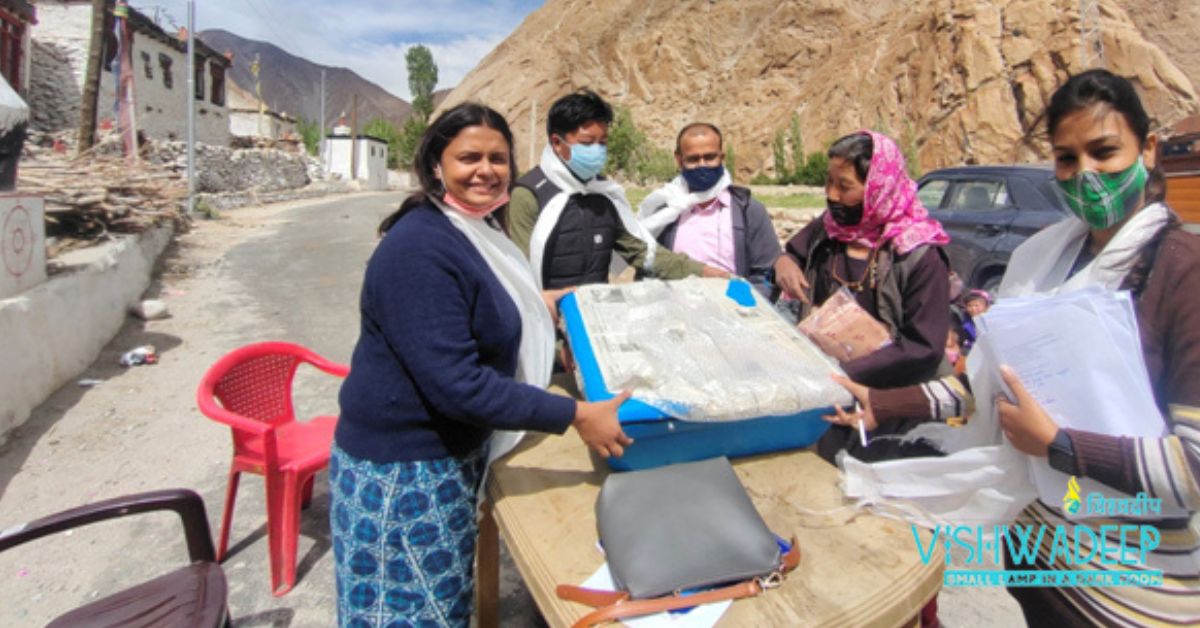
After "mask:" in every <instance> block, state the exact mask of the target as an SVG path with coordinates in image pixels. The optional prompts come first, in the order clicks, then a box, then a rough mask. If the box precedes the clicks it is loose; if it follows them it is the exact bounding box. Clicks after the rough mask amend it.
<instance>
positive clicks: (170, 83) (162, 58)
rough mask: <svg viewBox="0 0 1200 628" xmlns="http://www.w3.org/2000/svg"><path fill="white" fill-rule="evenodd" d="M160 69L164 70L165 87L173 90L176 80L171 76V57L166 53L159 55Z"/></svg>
mask: <svg viewBox="0 0 1200 628" xmlns="http://www.w3.org/2000/svg"><path fill="white" fill-rule="evenodd" d="M158 67H159V68H160V69H162V77H163V87H165V88H167V89H172V88H174V87H175V78H174V77H173V76H171V57H170V55H167V54H165V53H162V52H160V53H158Z"/></svg>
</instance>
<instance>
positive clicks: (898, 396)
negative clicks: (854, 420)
mask: <svg viewBox="0 0 1200 628" xmlns="http://www.w3.org/2000/svg"><path fill="white" fill-rule="evenodd" d="M870 395H871V397H870V401H871V410H872V411H873V412H874V413H875V418H876V420H878V421H880V422H887V421H892V420H896V419H922V420H925V421H937V422H940V423H945V422H948V421H951V420H955V419H957V420H961V421H965V420H966V417H969V416H971V414H972V413H974V412H975V397H974V396H972V395H971V388H970V385H969V383H968V382H967V377H966V375H948V376H946V377H943V378H941V379H935V380H933V381H930V382H925V383H924V384H917V385H915V386H904V387H902V388H888V389H878V388H872V389H871V392H870Z"/></svg>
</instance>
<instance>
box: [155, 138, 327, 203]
mask: <svg viewBox="0 0 1200 628" xmlns="http://www.w3.org/2000/svg"><path fill="white" fill-rule="evenodd" d="M148 159H149V161H151V162H152V163H156V164H162V165H165V166H167V167H168V168H170V169H172V170H175V171H178V172H183V171H185V170H186V169H187V145H186V144H184V143H183V142H156V143H154V145H153V147H152V149H151V152H150V155H149V157H148ZM308 170H309V159H308V158H307V157H305V156H304V155H297V154H293V153H288V152H284V151H281V150H272V149H262V148H250V149H240V150H235V149H232V148H225V147H223V146H211V145H207V144H197V145H196V191H197V192H202V193H223V192H242V191H246V190H257V191H260V192H273V191H278V190H291V189H295V188H300V187H304V186H306V185H308V183H309V174H308Z"/></svg>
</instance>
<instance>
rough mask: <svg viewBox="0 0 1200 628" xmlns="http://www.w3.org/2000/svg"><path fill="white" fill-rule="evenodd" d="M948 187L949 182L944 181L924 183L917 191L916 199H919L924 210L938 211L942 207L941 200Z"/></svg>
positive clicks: (934, 180)
mask: <svg viewBox="0 0 1200 628" xmlns="http://www.w3.org/2000/svg"><path fill="white" fill-rule="evenodd" d="M949 187H950V182H949V181H947V180H945V179H932V180H929V181H926V182H925V184H924V185H922V186H921V189H920V190H918V191H917V198H919V199H921V204H922V205H924V206H925V209H938V208H940V207H941V206H942V199H943V198H945V196H946V189H947V188H949Z"/></svg>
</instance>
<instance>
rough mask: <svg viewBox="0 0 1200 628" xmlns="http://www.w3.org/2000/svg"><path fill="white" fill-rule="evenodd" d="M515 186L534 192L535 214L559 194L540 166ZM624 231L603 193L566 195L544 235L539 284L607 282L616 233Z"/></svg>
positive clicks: (546, 285) (549, 285)
mask: <svg viewBox="0 0 1200 628" xmlns="http://www.w3.org/2000/svg"><path fill="white" fill-rule="evenodd" d="M517 185H518V186H520V187H523V188H526V189H528V190H529V191H530V192H533V196H534V198H536V199H537V203H538V213H539V215H540V214H541V211H542V210H543V209H545V207H546V205H547V204H548V203H549V202H550V200H551V199H553V198H554V197H555V196H556V195H558V193H559V189H558V186H556V185H554V183H552V182H551V181H550V180H549V179H548V178H546V174H545V173H544V172H542V169H541V167H537V168H534V169H533V170H530V171H529V172H527V173H525V175H524V176H522V177H521V178H520V179H517ZM623 230H624V226H623V225H622V224H621V218H620V216H618V215H617V208H616V207H613V204H612V201H610V200H609V199H608V197H606V196H604V195H603V194H572V195H571V196H570V197H568V198H567V204H566V206H565V207H563V211H562V215H560V216H559V218H558V224H556V225H554V230H553V231H551V232H550V237H548V238H546V250H545V251H544V252H543V254H542V267H541V268H540V269H537V268H535V269H534V272H539V271H540V272H541V273H542V287H543V288H545V289H547V290H552V289H555V288H566V287H569V286H579V285H583V284H589V283H608V268H609V264H610V263H611V262H612V256H613V247H614V246H615V245H616V239H617V236H619V235H620V234H621V232H622V231H623Z"/></svg>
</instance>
